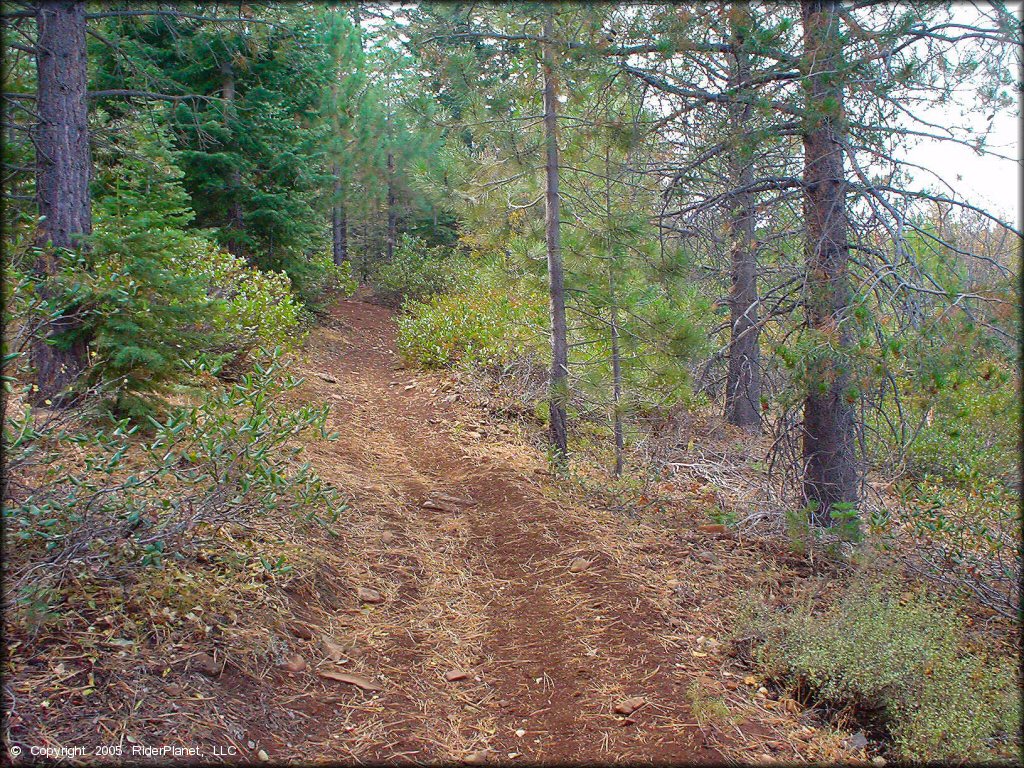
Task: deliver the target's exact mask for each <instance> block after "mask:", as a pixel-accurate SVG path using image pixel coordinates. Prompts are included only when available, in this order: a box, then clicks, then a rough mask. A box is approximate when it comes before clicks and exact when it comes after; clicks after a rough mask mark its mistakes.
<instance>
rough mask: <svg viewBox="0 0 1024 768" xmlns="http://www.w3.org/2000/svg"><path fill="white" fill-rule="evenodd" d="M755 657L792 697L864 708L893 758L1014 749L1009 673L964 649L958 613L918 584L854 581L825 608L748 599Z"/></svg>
mask: <svg viewBox="0 0 1024 768" xmlns="http://www.w3.org/2000/svg"><path fill="white" fill-rule="evenodd" d="M741 625H742V627H743V629H742V630H741V631H742V632H745V633H748V634H750V635H753V636H754V638H755V645H754V652H753V656H754V659H755V662H756V663H757V664H758V666H759V667H760V668H761V669H762V671H763V672H764V673H765V674H766V675H768V676H769V677H771V678H773V679H775V680H776V681H779V682H780V683H781V684H783V685H785V686H788V687H789V688H791V689H792V690H793V691H794V697H795V698H797V699H798V700H801V701H804V702H806V703H809V704H813V705H824V706H826V707H828V708H829V709H831V710H833V711H845V712H847V713H853V714H854V716H855V717H857V716H861V717H866V716H870V717H871V718H873V719H874V721H875V722H874V724H875V725H876V726H878V727H880V728H881V729H882V730H884V731H887V732H888V736H889V739H890V740H891V743H892V746H893V748H894V750H895V752H896V753H897V756H899V757H900V758H902V759H908V760H922V761H945V760H958V761H964V760H979V759H986V758H989V759H991V758H998V757H1006V756H1007V755H1009V754H1012V753H1013V752H1014V750H1016V749H1017V748H1018V744H1017V739H1018V737H1019V729H1020V706H1019V701H1018V698H1017V694H1016V680H1017V677H1016V674H1015V673H1014V671H1013V670H1011V669H1008V668H1007V666H1006V665H1005V664H1002V663H999V662H998V661H997V660H995V659H991V658H987V657H985V656H983V655H982V654H979V653H976V652H973V651H971V650H969V649H968V648H967V645H966V639H965V620H964V619H963V618H962V616H961V615H960V614H959V613H958V612H957V611H956V610H954V609H951V608H944V607H941V606H939V605H937V604H936V603H935V601H934V599H933V598H932V597H930V596H929V595H927V594H925V593H924V592H908V593H899V592H898V590H897V589H896V587H895V586H892V585H887V584H885V583H879V582H875V583H866V582H864V583H861V582H857V583H855V584H854V585H853V586H851V587H850V588H849V589H848V591H847V592H846V593H845V594H844V595H843V596H842V597H841V598H840V599H839V600H838V601H837V602H836V603H835V604H834V605H832V606H831V607H829V608H827V609H825V610H822V611H813V610H812V609H811V608H810V607H809V606H807V605H805V606H801V607H798V608H796V609H794V610H791V611H789V612H783V611H780V610H772V609H768V608H765V607H764V606H763V603H761V604H757V603H752V605H751V606H750V607H749V608H748V610H747V616H746V617H745V619H744V620H743V621H741Z"/></svg>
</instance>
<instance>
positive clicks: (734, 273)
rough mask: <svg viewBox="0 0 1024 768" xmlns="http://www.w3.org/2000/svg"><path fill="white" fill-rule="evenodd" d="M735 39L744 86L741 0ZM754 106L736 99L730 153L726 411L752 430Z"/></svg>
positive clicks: (756, 356) (755, 400) (756, 362)
mask: <svg viewBox="0 0 1024 768" xmlns="http://www.w3.org/2000/svg"><path fill="white" fill-rule="evenodd" d="M730 13H731V16H730V18H731V22H730V23H731V26H732V42H733V45H734V46H735V62H734V70H733V83H732V85H733V87H734V88H737V89H742V88H744V87H745V86H746V84H747V83H749V81H750V61H749V59H748V56H747V53H746V51H745V50H744V49H743V45H744V37H745V35H746V31H747V29H746V28H747V27H749V24H750V9H749V8H748V7H747V6H746V5H744V4H737V5H736V6H735V7H733V8H732V9H731V11H730ZM751 110H752V107H751V106H750V105H749V104H740V103H733V104H731V105H730V107H729V111H730V115H729V118H730V120H729V121H730V123H731V127H732V132H733V135H734V136H735V137H736V141H737V145H738V146H737V147H736V149H734V150H733V152H732V154H731V156H730V166H731V167H730V175H731V176H732V183H733V184H734V185H735V188H736V191H735V193H734V194H733V196H732V205H731V226H732V231H731V235H732V269H731V273H730V276H731V287H730V291H729V314H730V317H729V319H730V328H731V331H730V336H729V372H728V378H727V379H726V388H725V417H726V419H727V420H728V422H729V423H730V424H735V425H736V426H738V427H743V428H745V429H748V430H760V428H761V413H760V405H761V350H760V346H759V344H758V336H759V332H760V329H759V326H758V304H759V301H758V295H757V252H756V243H755V236H754V226H755V211H754V205H755V200H754V195H753V194H752V193H751V192H750V191H749V188H750V187H751V186H752V185H753V183H754V167H753V163H752V162H751V158H750V155H751V152H750V151H749V138H747V133H748V131H749V124H750V117H751Z"/></svg>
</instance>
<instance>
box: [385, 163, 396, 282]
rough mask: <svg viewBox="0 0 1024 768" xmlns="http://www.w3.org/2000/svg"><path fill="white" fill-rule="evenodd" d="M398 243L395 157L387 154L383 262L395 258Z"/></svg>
mask: <svg viewBox="0 0 1024 768" xmlns="http://www.w3.org/2000/svg"><path fill="white" fill-rule="evenodd" d="M397 242H398V214H397V212H396V211H395V156H394V155H393V154H392V153H391V152H388V231H387V235H386V238H385V240H384V260H385V261H388V262H390V261H391V260H392V259H393V258H394V256H395V244H396V243H397Z"/></svg>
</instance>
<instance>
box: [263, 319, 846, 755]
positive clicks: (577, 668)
mask: <svg viewBox="0 0 1024 768" xmlns="http://www.w3.org/2000/svg"><path fill="white" fill-rule="evenodd" d="M332 319H333V322H330V323H328V324H327V327H323V328H320V329H318V330H317V331H316V332H315V334H314V336H313V338H312V339H311V340H310V342H309V343H308V345H307V350H308V353H309V354H308V358H307V361H306V363H305V365H306V366H308V370H307V371H305V373H306V375H307V384H306V385H305V387H304V389H303V390H302V391H301V393H300V394H301V397H302V398H303V399H307V400H311V401H314V402H328V403H329V404H330V405H331V413H332V415H331V420H330V422H329V425H328V427H329V429H331V430H333V431H335V432H337V433H339V437H338V439H337V440H335V441H333V442H322V443H318V444H315V445H313V446H309V448H308V451H309V454H308V457H309V458H310V459H311V461H312V462H313V464H314V466H315V467H316V468H317V470H318V472H320V473H321V475H322V476H323V477H325V479H327V480H329V481H332V482H334V483H335V484H337V485H338V486H339V487H341V488H345V489H352V490H353V496H354V498H353V502H352V505H353V509H354V510H355V511H356V512H357V519H358V523H357V524H356V526H355V528H353V529H350V530H349V531H348V533H349V535H350V538H349V539H348V542H347V546H346V549H347V550H349V552H350V553H351V555H350V556H348V557H346V558H345V563H344V565H343V566H342V569H343V570H344V572H345V575H344V579H343V582H341V583H340V584H339V586H342V584H343V588H345V589H346V591H347V594H344V595H339V596H338V598H339V599H338V602H340V603H341V604H342V605H344V606H345V608H344V610H342V611H341V612H340V613H339V612H338V611H336V610H335V611H333V612H332V611H331V610H330V608H328V609H327V610H322V608H321V607H318V608H317V609H312V608H311V602H315V600H314V601H310V594H309V593H306V592H301V593H299V594H298V595H297V598H298V602H296V604H295V605H294V610H295V613H296V615H297V616H299V617H300V618H301V619H302V620H304V621H305V622H306V624H307V625H311V626H313V628H314V631H313V633H312V634H313V635H314V638H313V639H312V640H310V641H308V643H307V645H308V646H309V653H307V655H311V656H313V657H317V656H323V649H324V647H325V646H324V643H323V636H324V635H326V636H328V637H329V638H331V640H329V641H328V643H330V642H337V643H341V644H342V645H343V646H345V647H346V648H347V649H348V650H347V651H346V652H345V658H346V659H347V661H346V663H345V665H344V667H343V668H344V669H346V670H347V671H352V672H356V673H361V674H363V675H365V676H366V677H368V678H369V679H370V681H372V682H374V683H375V684H377V685H379V686H380V690H379V691H375V692H368V693H365V694H358V693H355V692H353V691H352V690H351V686H350V685H346V684H338V683H337V682H331V681H330V680H326V681H325V680H322V679H321V680H317V681H316V683H315V684H314V685H315V686H316V688H317V689H318V690H319V689H326V690H328V691H330V692H331V693H332V694H334V695H341V696H344V697H345V700H344V703H343V704H342V707H341V710H340V711H343V712H345V720H344V722H345V725H344V728H343V730H341V732H340V733H339V729H338V721H337V714H338V712H339V709H338V708H337V704H336V703H335V702H334V701H331V702H330V703H329V704H328V705H327V706H326V707H323V708H317V707H314V709H312V710H308V714H311V715H313V716H314V719H316V720H317V721H318V724H319V725H320V726H322V728H323V730H322V734H321V738H322V739H323V741H322V742H321V743H319V744H317V743H316V742H317V739H316V738H315V737H313V734H307V735H306V738H305V739H304V744H302V745H299V744H296V745H295V748H296V749H297V750H298V754H296V755H295V756H302V757H305V758H321V759H322V758H334V759H342V760H348V759H354V760H360V761H374V762H376V761H388V762H392V761H401V760H406V759H407V760H414V761H423V760H429V761H437V760H442V761H447V760H465V761H468V762H477V761H487V762H516V761H523V762H528V763H537V762H545V763H562V764H564V763H569V762H576V763H582V762H586V763H608V762H612V761H622V762H627V763H637V762H657V763H679V762H723V761H725V760H730V761H731V760H739V761H747V760H754V761H765V762H769V761H774V760H781V761H788V760H792V759H795V758H799V757H800V756H803V757H805V758H808V757H810V758H811V759H814V758H815V757H817V758H820V757H822V756H825V755H828V756H831V757H837V756H839V755H843V756H845V757H848V758H852V757H856V754H857V753H856V752H855V751H853V750H846V749H844V748H843V744H842V741H841V736H840V735H837V734H833V733H831V732H828V733H824V732H823V733H821V734H820V736H821V738H820V739H817V740H816V741H818V744H817V745H816V746H814V747H811V746H810V744H809V742H810V741H814V739H812V738H811V737H812V736H813V735H814V734H815V731H814V729H812V728H807V727H805V723H802V722H799V721H798V718H797V717H796V715H797V712H798V708H797V707H796V704H795V702H792V701H788V702H786V701H782V702H780V701H776V700H774V696H773V695H772V694H771V693H770V692H768V691H766V689H764V688H762V687H760V682H758V681H755V680H754V679H753V678H752V677H751V676H750V675H749V672H748V671H745V670H744V669H743V668H742V664H736V663H734V661H733V660H731V659H729V658H727V655H726V653H725V651H726V646H727V644H728V643H727V638H726V637H725V636H724V633H725V632H726V626H725V622H724V621H723V619H724V618H725V617H724V616H723V615H722V614H721V613H720V612H719V611H718V606H717V603H718V602H720V601H723V600H724V601H727V602H728V601H729V600H730V599H731V598H734V597H735V593H736V591H737V588H738V587H739V586H753V585H754V584H755V583H756V582H759V581H760V579H761V577H760V575H759V571H761V570H762V567H763V565H771V566H774V569H775V570H774V573H775V575H776V576H779V574H780V572H781V570H782V569H785V568H786V567H787V565H786V562H787V554H786V553H785V552H776V551H772V550H770V549H766V548H765V546H764V543H763V542H762V543H760V544H758V543H755V542H747V543H746V544H744V543H743V542H740V541H737V540H736V539H735V537H733V536H731V535H728V534H726V533H725V532H724V531H722V530H720V529H721V528H722V527H721V526H714V525H706V524H707V523H709V522H710V521H708V520H707V519H702V520H696V519H694V520H690V521H689V524H688V525H687V526H685V527H684V528H683V529H682V530H678V529H677V528H676V526H675V525H673V526H671V527H668V526H666V525H665V524H664V522H665V521H654V522H647V523H645V522H644V521H642V520H639V519H637V518H636V517H635V516H630V515H626V514H623V513H622V512H621V511H617V510H614V509H609V508H606V507H607V505H603V504H601V503H600V499H593V498H586V497H580V496H579V494H575V495H574V494H571V493H567V492H566V490H565V489H564V488H560V487H559V485H560V484H558V483H555V482H554V480H553V479H552V478H551V476H550V475H549V472H548V468H547V464H546V461H545V457H544V455H543V453H541V452H540V451H538V450H537V448H536V447H534V446H533V445H531V444H530V443H529V442H528V440H527V439H526V436H525V435H523V434H521V433H519V432H517V430H516V429H515V428H514V427H513V426H510V425H508V424H504V423H501V422H500V421H498V420H494V419H489V418H488V416H487V414H486V413H485V412H483V411H482V410H481V409H479V408H474V407H473V404H472V403H467V402H465V398H463V397H460V395H459V394H457V393H456V392H455V391H453V384H452V381H451V379H450V378H449V377H447V376H445V375H443V374H435V373H424V372H420V371H414V370H408V369H406V368H404V367H403V365H402V363H401V361H400V359H399V356H398V355H397V353H396V350H395V324H394V321H393V317H392V313H391V312H390V311H389V310H387V309H386V308H383V307H380V306H377V305H374V304H370V303H365V302H361V301H355V300H350V301H342V302H340V303H339V304H338V305H336V307H335V308H334V309H333V311H332ZM702 523H703V524H705V525H703V526H702V525H701V524H702ZM777 558H780V559H777ZM737 573H738V574H741V575H740V576H739V578H735V574H737ZM804 575H806V574H804ZM769 578H770V577H769ZM359 588H364V589H365V588H369V589H373V590H376V591H377V592H379V593H380V597H381V598H382V601H381V602H380V603H376V604H366V603H363V604H360V601H359V598H358V595H357V591H358V590H359ZM319 591H320V592H321V593H322V592H323V587H322V586H321V588H320V590H319ZM326 647H327V648H330V645H329V644H328V645H327V646H326ZM327 664H328V666H331V665H330V663H327ZM318 669H320V670H322V669H323V666H321V667H318ZM455 677H457V678H459V679H455V680H451V679H449V678H455ZM316 698H319V696H317V697H314V699H316ZM729 699H734V700H735V702H734V703H735V706H729V705H728V704H727V702H728V700H729ZM338 703H340V702H338ZM346 707H350V708H351V709H347V710H346V709H345V708H346ZM634 707H636V709H635V710H634V709H633V708H634ZM278 754H280V753H278ZM861 754H862V755H863V753H861ZM284 756H285V755H282V757H284Z"/></svg>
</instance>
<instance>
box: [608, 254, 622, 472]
mask: <svg viewBox="0 0 1024 768" xmlns="http://www.w3.org/2000/svg"><path fill="white" fill-rule="evenodd" d="M613 269H614V267H613ZM609 288H610V296H611V303H612V307H611V336H612V339H611V341H612V409H613V410H612V432H613V434H614V435H615V469H614V471H613V472H612V474H613V475H614V476H615V477H619V476H620V475H622V460H623V455H624V454H625V451H626V443H625V438H624V436H623V433H622V356H621V353H620V352H619V306H618V304H617V303H616V301H615V281H614V278H613V279H611V280H609Z"/></svg>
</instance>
